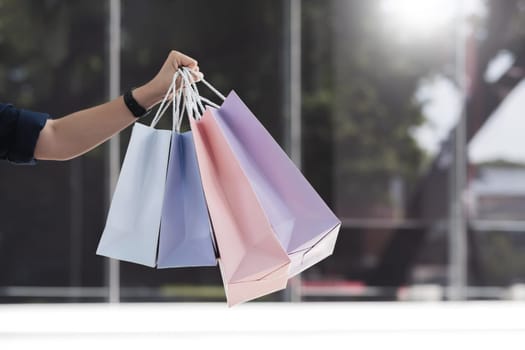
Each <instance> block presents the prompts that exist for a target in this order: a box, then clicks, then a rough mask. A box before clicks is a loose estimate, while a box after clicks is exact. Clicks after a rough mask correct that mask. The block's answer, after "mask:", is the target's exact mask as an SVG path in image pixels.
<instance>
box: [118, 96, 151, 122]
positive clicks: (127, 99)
mask: <svg viewBox="0 0 525 350" xmlns="http://www.w3.org/2000/svg"><path fill="white" fill-rule="evenodd" d="M131 91H132V90H128V91H126V93H125V94H124V103H125V104H126V106H127V107H128V109H129V110H130V112H131V113H132V114H133V115H134V116H135V118H141V117H144V116H145V115H146V114H148V112H149V111H148V110H146V108H144V107H142V106H141V105H140V104H139V103H138V102H137V100H135V98H134V97H133V94H132V93H131Z"/></svg>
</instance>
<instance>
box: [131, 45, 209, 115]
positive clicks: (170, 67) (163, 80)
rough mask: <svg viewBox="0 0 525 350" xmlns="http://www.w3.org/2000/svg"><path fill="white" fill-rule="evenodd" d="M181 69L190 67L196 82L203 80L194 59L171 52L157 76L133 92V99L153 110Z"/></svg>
mask: <svg viewBox="0 0 525 350" xmlns="http://www.w3.org/2000/svg"><path fill="white" fill-rule="evenodd" d="M180 67H188V68H190V69H191V70H192V72H193V73H194V74H193V75H194V80H195V81H199V80H200V79H202V78H203V75H202V73H200V71H199V64H198V63H197V61H196V60H194V59H193V58H191V57H189V56H186V55H184V54H183V53H180V52H178V51H175V50H173V51H171V52H170V54H169V55H168V58H167V59H166V61H165V62H164V64H163V65H162V67H161V69H160V71H159V72H158V73H157V75H156V76H155V77H154V78H153V79H152V80H151V81H149V82H148V83H146V84H144V85H142V86H141V87H139V88H137V89H134V90H133V97H135V99H136V100H137V102H138V103H139V104H140V105H141V106H143V107H144V108H146V109H149V108H151V107H152V106H154V105H155V104H157V103H158V102H160V101H161V100H162V98H163V97H164V95H165V94H166V92H167V91H168V89H169V87H170V85H171V83H172V81H173V75H174V74H175V72H176V71H177V69H179V68H180Z"/></svg>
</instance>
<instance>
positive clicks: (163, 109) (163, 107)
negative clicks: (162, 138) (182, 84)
mask: <svg viewBox="0 0 525 350" xmlns="http://www.w3.org/2000/svg"><path fill="white" fill-rule="evenodd" d="M176 79H177V73H175V75H174V76H173V80H172V83H171V85H170V87H169V88H168V91H167V92H166V95H164V98H163V99H162V102H161V103H160V106H159V108H158V109H157V113H156V114H155V117H154V118H153V120H152V121H151V124H150V126H151V127H152V128H154V127H155V126H156V125H157V123H158V122H159V120H160V118H162V116H163V115H164V113H165V112H166V111H167V110H168V108H169V105H170V103H171V101H168V97H169V96H170V94H171V93H175V89H176V85H175V82H176ZM166 103H167V104H166Z"/></svg>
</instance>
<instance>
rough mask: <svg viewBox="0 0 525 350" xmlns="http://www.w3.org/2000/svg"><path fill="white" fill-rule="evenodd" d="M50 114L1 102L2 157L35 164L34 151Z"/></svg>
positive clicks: (0, 153) (19, 162)
mask: <svg viewBox="0 0 525 350" xmlns="http://www.w3.org/2000/svg"><path fill="white" fill-rule="evenodd" d="M48 118H49V115H48V114H45V113H38V112H32V111H27V110H23V109H17V108H15V107H13V105H11V104H3V103H0V159H7V160H9V161H11V162H13V163H17V164H35V159H34V153H35V146H36V141H37V140H38V136H39V135H40V130H42V128H43V127H44V125H45V124H46V121H47V119H48Z"/></svg>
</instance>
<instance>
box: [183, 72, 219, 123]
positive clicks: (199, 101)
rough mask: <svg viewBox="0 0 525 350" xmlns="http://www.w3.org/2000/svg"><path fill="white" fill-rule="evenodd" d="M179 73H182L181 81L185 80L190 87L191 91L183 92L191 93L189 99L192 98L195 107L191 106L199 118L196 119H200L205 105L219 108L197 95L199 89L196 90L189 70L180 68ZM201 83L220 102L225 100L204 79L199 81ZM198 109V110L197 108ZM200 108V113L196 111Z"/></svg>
mask: <svg viewBox="0 0 525 350" xmlns="http://www.w3.org/2000/svg"><path fill="white" fill-rule="evenodd" d="M181 71H182V72H183V75H182V76H183V79H185V81H186V84H188V85H189V86H190V87H191V90H193V91H189V90H185V91H187V93H188V94H190V93H191V97H192V100H193V101H194V102H195V103H196V106H195V105H193V106H192V107H193V110H194V111H195V112H196V113H197V115H198V116H199V118H198V119H200V117H201V116H202V114H203V113H204V110H205V108H204V104H207V105H210V106H212V107H214V108H220V106H219V105H218V104H216V103H214V102H212V101H210V100H209V99H207V98H205V97H203V96H201V95H200V93H199V89H198V88H197V84H196V82H195V80H193V77H192V76H191V74H192V73H191V70H190V69H188V68H186V67H182V69H181ZM200 81H201V82H203V83H204V84H205V85H206V86H207V87H208V88H210V90H211V91H212V92H213V93H215V94H216V95H217V96H218V97H219V98H220V99H221V100H223V101H224V100H225V99H226V97H224V95H223V94H221V93H220V92H219V91H218V90H217V89H216V88H214V87H213V86H212V85H211V84H210V83H208V82H207V81H206V80H204V79H201V80H200ZM197 107H198V108H197ZM199 108H200V111H199V110H198V109H199Z"/></svg>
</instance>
